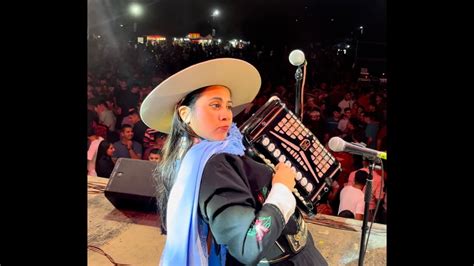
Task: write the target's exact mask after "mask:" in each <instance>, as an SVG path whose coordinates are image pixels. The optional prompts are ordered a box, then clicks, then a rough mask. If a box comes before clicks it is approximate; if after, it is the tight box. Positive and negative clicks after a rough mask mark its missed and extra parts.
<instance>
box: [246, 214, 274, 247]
mask: <svg viewBox="0 0 474 266" xmlns="http://www.w3.org/2000/svg"><path fill="white" fill-rule="evenodd" d="M271 225H272V217H271V216H267V217H258V218H257V220H255V223H254V225H253V226H252V227H251V228H250V229H249V231H248V232H247V235H248V236H255V238H256V239H257V241H262V239H263V237H264V236H265V235H266V234H267V233H268V232H269V231H270V226H271Z"/></svg>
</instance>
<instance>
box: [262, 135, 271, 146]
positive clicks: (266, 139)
mask: <svg viewBox="0 0 474 266" xmlns="http://www.w3.org/2000/svg"><path fill="white" fill-rule="evenodd" d="M262 144H263V146H267V145H268V144H270V139H269V138H267V137H265V138H264V139H263V140H262Z"/></svg>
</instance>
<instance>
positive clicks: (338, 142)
mask: <svg viewBox="0 0 474 266" xmlns="http://www.w3.org/2000/svg"><path fill="white" fill-rule="evenodd" d="M328 146H329V148H330V149H331V150H332V151H335V152H348V153H352V154H357V155H362V156H367V157H371V158H380V159H384V160H387V153H386V152H383V151H377V150H373V149H369V148H365V147H361V146H359V145H357V144H353V143H349V142H346V141H344V140H343V139H341V138H340V137H332V138H331V139H330V140H329V142H328Z"/></svg>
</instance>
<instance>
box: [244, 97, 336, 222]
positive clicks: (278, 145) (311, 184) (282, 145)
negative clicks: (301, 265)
mask: <svg viewBox="0 0 474 266" xmlns="http://www.w3.org/2000/svg"><path fill="white" fill-rule="evenodd" d="M239 129H240V131H241V132H242V135H243V142H244V145H245V146H246V148H247V153H248V155H250V156H251V157H253V158H254V159H257V160H260V161H263V162H265V163H266V164H268V165H270V166H272V167H274V166H275V165H276V164H278V163H279V162H284V163H285V164H287V165H288V166H289V167H291V168H292V169H293V170H295V172H296V185H295V189H294V190H293V194H294V195H295V198H296V204H297V207H298V208H299V209H300V210H301V211H303V212H304V213H306V214H307V215H309V216H313V215H315V214H316V208H315V206H316V205H317V204H318V203H319V201H320V199H321V196H323V195H324V193H326V192H327V191H329V188H330V186H331V183H332V180H333V179H334V178H336V177H337V175H338V174H339V173H340V172H341V166H340V164H339V162H338V161H337V160H336V159H335V158H334V156H333V155H332V154H331V153H329V152H328V150H327V149H326V148H325V147H324V145H322V144H321V143H320V142H319V140H318V139H317V138H316V137H315V136H314V134H313V133H312V132H311V131H309V130H308V129H307V128H306V127H305V126H304V125H303V123H302V122H301V121H300V120H299V119H298V118H297V117H296V115H294V114H293V112H291V111H290V110H289V109H288V108H287V107H286V105H285V104H284V103H283V102H282V101H281V100H280V99H279V98H278V97H276V96H273V97H271V98H270V99H269V100H268V101H267V102H266V103H265V104H264V105H263V106H262V107H260V109H258V110H257V111H256V112H255V114H253V115H252V117H250V118H249V119H248V120H247V121H245V122H244V123H243V124H242V125H241V126H240V128H239Z"/></svg>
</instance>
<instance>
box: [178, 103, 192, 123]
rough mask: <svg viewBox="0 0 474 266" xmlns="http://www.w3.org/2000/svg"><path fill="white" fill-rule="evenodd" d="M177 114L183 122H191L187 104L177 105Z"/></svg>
mask: <svg viewBox="0 0 474 266" xmlns="http://www.w3.org/2000/svg"><path fill="white" fill-rule="evenodd" d="M178 114H179V117H180V118H181V120H183V122H184V123H186V124H189V123H190V122H191V108H189V107H188V106H184V105H182V106H180V107H178Z"/></svg>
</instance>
